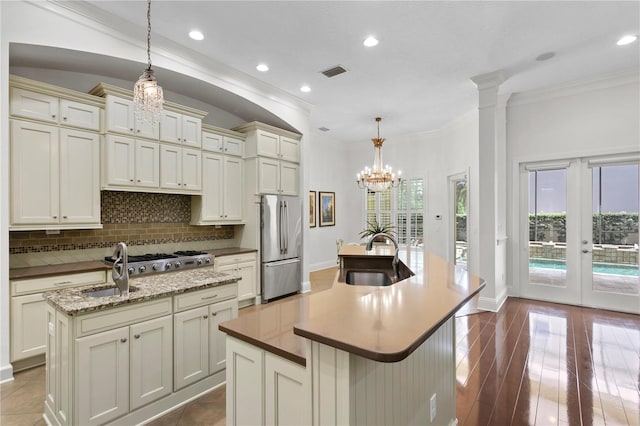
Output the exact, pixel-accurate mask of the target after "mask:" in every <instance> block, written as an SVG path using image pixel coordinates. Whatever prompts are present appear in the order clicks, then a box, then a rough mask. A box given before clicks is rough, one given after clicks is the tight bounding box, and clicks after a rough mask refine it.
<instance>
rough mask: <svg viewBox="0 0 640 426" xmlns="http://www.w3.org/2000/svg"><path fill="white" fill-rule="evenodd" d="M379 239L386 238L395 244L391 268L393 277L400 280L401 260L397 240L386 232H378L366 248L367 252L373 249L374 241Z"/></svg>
mask: <svg viewBox="0 0 640 426" xmlns="http://www.w3.org/2000/svg"><path fill="white" fill-rule="evenodd" d="M377 237H385V238H387V239H388V240H389V241H391V242H392V243H393V246H394V247H395V254H394V256H393V262H392V263H391V266H392V267H393V277H394V278H398V264H399V263H400V259H398V242H397V241H396V239H395V238H393V236H392V235H391V234H387V233H386V232H378V233H377V234H374V235H372V236H371V238H370V239H369V242H368V243H367V247H366V249H367V251H369V250H371V249H372V248H373V240H375V239H376V238H377Z"/></svg>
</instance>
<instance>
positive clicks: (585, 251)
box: [582, 249, 591, 253]
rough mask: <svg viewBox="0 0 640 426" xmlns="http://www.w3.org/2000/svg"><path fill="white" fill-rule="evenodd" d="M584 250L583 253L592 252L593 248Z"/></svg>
mask: <svg viewBox="0 0 640 426" xmlns="http://www.w3.org/2000/svg"><path fill="white" fill-rule="evenodd" d="M582 252H583V253H591V250H587V249H583V250H582Z"/></svg>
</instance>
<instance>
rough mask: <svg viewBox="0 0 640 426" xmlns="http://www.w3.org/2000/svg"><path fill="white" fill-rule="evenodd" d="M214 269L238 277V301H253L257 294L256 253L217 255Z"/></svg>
mask: <svg viewBox="0 0 640 426" xmlns="http://www.w3.org/2000/svg"><path fill="white" fill-rule="evenodd" d="M215 268H216V271H220V272H226V273H229V274H233V275H236V276H238V277H240V281H238V302H239V303H240V305H245V303H242V302H247V301H248V302H253V301H254V299H255V297H256V296H257V295H258V294H259V291H258V287H257V282H258V276H257V272H258V266H257V259H256V253H255V252H254V253H243V254H238V255H228V256H217V257H216V261H215Z"/></svg>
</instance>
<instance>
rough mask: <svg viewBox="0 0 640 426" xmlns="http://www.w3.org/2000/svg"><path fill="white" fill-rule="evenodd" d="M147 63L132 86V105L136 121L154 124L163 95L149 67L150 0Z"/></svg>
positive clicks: (156, 120)
mask: <svg viewBox="0 0 640 426" xmlns="http://www.w3.org/2000/svg"><path fill="white" fill-rule="evenodd" d="M147 63H148V66H147V69H146V70H144V72H143V73H142V75H141V76H140V78H139V79H138V81H137V82H136V85H135V86H134V88H133V106H134V111H135V115H136V119H137V120H138V121H140V122H143V123H148V124H151V125H155V124H157V123H158V122H159V121H160V113H161V112H162V104H163V103H164V96H163V94H162V87H160V86H158V81H157V80H156V78H155V77H154V75H153V70H152V69H151V0H147Z"/></svg>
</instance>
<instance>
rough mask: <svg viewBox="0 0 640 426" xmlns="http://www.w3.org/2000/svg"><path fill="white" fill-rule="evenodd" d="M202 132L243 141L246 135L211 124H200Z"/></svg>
mask: <svg viewBox="0 0 640 426" xmlns="http://www.w3.org/2000/svg"><path fill="white" fill-rule="evenodd" d="M202 131H203V132H211V133H217V134H221V135H224V136H231V137H232V138H237V139H242V140H245V139H246V138H247V134H246V133H240V132H234V131H233V130H229V129H223V128H222V127H217V126H212V125H211V124H202Z"/></svg>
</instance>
